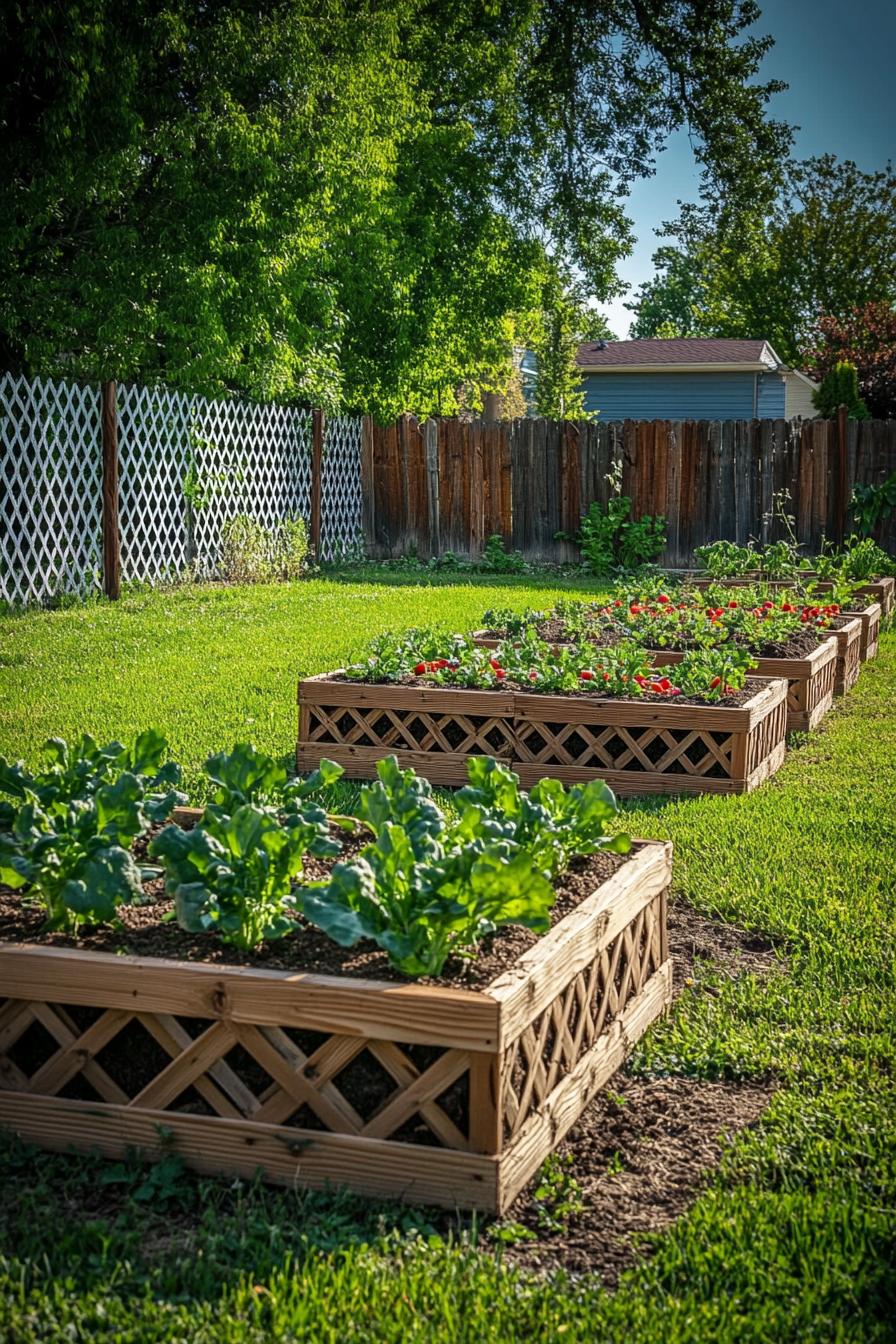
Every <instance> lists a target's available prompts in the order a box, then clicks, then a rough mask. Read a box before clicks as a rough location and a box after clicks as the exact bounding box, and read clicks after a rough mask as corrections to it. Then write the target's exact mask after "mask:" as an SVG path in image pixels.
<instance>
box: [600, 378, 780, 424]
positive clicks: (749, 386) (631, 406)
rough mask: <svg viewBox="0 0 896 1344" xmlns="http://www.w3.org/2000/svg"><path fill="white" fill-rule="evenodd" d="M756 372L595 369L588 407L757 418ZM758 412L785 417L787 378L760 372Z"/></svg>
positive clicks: (626, 413) (619, 416) (651, 415)
mask: <svg viewBox="0 0 896 1344" xmlns="http://www.w3.org/2000/svg"><path fill="white" fill-rule="evenodd" d="M755 377H756V375H755V374H753V373H589V374H585V375H584V376H583V379H582V384H583V390H584V393H585V409H586V410H587V411H599V412H600V418H601V420H751V419H752V418H753V415H754V414H755V413H756V411H754V380H755ZM758 414H759V416H760V418H763V419H765V418H770V419H779V418H782V417H783V415H784V380H783V378H782V377H781V376H780V374H775V373H764V374H760V375H759V389H758Z"/></svg>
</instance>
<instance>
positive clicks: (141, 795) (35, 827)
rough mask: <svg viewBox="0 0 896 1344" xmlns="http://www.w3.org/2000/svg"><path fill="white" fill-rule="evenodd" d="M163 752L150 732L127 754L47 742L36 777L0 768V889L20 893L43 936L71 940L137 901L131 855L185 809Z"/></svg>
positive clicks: (116, 746)
mask: <svg viewBox="0 0 896 1344" xmlns="http://www.w3.org/2000/svg"><path fill="white" fill-rule="evenodd" d="M166 750H167V743H166V741H165V738H164V737H162V735H161V734H160V733H158V732H155V731H154V730H153V729H150V730H148V731H147V732H145V733H141V734H140V735H139V736H138V737H136V738H135V739H134V741H133V742H132V743H131V744H130V745H128V746H124V745H122V744H121V743H120V742H111V743H109V744H108V745H107V746H105V747H99V746H98V745H97V743H96V742H95V741H94V739H93V738H92V737H89V736H87V735H85V736H84V737H82V738H81V739H80V740H79V741H78V742H76V743H75V744H74V745H73V746H71V747H69V745H68V744H67V743H66V742H64V741H63V740H62V739H61V738H54V739H52V740H51V741H50V742H48V743H47V746H46V752H47V755H48V765H47V768H46V769H44V770H43V771H40V772H39V773H37V774H31V773H30V772H29V771H28V770H27V769H26V768H25V766H24V765H23V763H22V762H21V761H19V762H18V763H16V764H12V763H10V762H9V761H7V760H5V759H4V758H0V793H2V794H4V795H5V798H4V799H2V800H0V882H4V883H5V884H6V885H7V886H10V887H13V888H20V887H27V888H28V889H29V896H30V897H31V898H32V899H34V900H35V901H36V902H38V903H39V904H40V905H42V906H43V908H44V909H45V911H46V914H47V919H46V924H45V928H47V929H62V930H65V931H66V932H72V933H74V932H77V930H78V929H79V928H80V927H81V926H82V925H83V924H95V923H103V922H108V921H111V920H113V919H114V918H115V912H116V910H117V909H118V907H119V905H121V904H122V903H129V902H132V901H139V900H140V899H141V898H142V894H143V892H142V885H141V871H140V868H139V867H138V865H137V864H136V862H135V861H134V858H133V856H132V855H131V853H130V846H131V845H132V844H133V842H134V840H136V839H137V837H138V836H140V835H143V834H144V833H145V832H146V831H147V830H148V829H149V827H150V826H151V825H154V824H156V823H158V822H159V821H162V820H164V819H165V818H166V817H167V816H168V815H169V814H170V812H171V810H172V808H173V807H175V806H176V805H177V804H178V803H182V802H183V801H184V795H183V794H182V793H179V792H178V791H177V790H176V789H175V788H174V787H173V786H174V785H175V784H176V783H177V782H178V781H179V779H180V771H179V768H178V767H177V765H175V764H174V762H171V761H169V762H165V763H163V757H164V755H165V753H166Z"/></svg>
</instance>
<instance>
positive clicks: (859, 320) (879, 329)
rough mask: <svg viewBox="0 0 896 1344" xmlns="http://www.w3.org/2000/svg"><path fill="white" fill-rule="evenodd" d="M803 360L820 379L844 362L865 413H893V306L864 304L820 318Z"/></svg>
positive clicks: (895, 350) (895, 336)
mask: <svg viewBox="0 0 896 1344" xmlns="http://www.w3.org/2000/svg"><path fill="white" fill-rule="evenodd" d="M806 363H807V366H808V368H809V370H810V371H811V372H812V373H813V374H814V376H815V377H816V378H821V379H823V380H827V379H828V378H831V377H832V375H834V374H835V373H836V370H837V369H838V368H842V367H843V364H844V363H845V364H847V365H848V366H849V367H850V368H853V369H854V370H855V378H856V382H857V390H858V392H859V393H860V394H861V398H862V400H863V403H864V405H866V406H867V408H868V414H870V415H872V416H874V417H875V418H877V419H881V420H886V419H889V418H891V417H893V416H896V308H894V307H893V306H892V305H891V304H889V303H866V304H864V305H855V306H854V307H851V308H849V309H848V310H847V312H846V313H845V315H844V316H843V317H841V318H837V317H822V318H821V319H820V320H819V322H818V325H817V327H816V329H815V331H814V332H813V333H812V338H811V349H810V350H809V354H808V357H807V361H806ZM837 404H839V402H838V403H837ZM847 404H848V403H847Z"/></svg>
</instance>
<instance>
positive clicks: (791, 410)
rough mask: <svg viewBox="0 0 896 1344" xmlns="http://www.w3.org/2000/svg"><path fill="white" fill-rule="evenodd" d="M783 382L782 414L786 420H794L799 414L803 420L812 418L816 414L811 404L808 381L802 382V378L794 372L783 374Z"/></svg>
mask: <svg viewBox="0 0 896 1344" xmlns="http://www.w3.org/2000/svg"><path fill="white" fill-rule="evenodd" d="M784 382H785V385H786V386H785V410H784V416H785V418H786V419H787V420H795V419H796V417H797V416H800V417H801V418H802V419H803V420H814V419H815V417H816V416H817V415H818V412H817V411H816V409H815V407H814V405H813V404H812V390H813V389H812V388H811V387H809V385H808V383H804V382H803V380H802V378H798V377H797V376H796V374H795V373H788V374H785V376H784Z"/></svg>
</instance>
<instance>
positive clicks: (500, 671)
mask: <svg viewBox="0 0 896 1344" xmlns="http://www.w3.org/2000/svg"><path fill="white" fill-rule="evenodd" d="M495 676H496V677H498V678H499V679H500V678H501V677H506V676H507V673H506V672H505V671H504V669H503V667H496V668H495Z"/></svg>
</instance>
